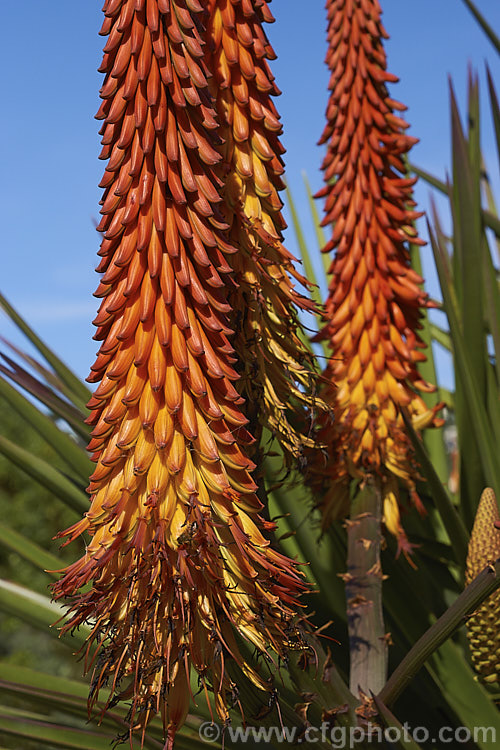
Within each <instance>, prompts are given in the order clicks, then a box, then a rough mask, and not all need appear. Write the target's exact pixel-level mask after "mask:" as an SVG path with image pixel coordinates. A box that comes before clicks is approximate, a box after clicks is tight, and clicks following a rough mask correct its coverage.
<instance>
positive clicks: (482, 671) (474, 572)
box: [465, 487, 500, 684]
mask: <svg viewBox="0 0 500 750" xmlns="http://www.w3.org/2000/svg"><path fill="white" fill-rule="evenodd" d="M499 558H500V514H499V512H498V505H497V500H496V497H495V493H494V492H493V490H492V489H490V488H489V487H487V488H486V489H485V490H483V493H482V495H481V499H480V501H479V505H478V507H477V511H476V518H475V520H474V526H473V527H472V533H471V537H470V541H469V552H468V555H467V569H466V574H465V582H466V583H467V584H469V583H471V582H472V581H473V580H474V578H475V577H476V576H478V575H479V573H481V571H483V570H484V569H485V568H486V567H488V565H493V564H494V563H495V562H496V561H497V560H498V559H499ZM499 621H500V591H498V590H497V591H495V593H494V594H492V595H491V596H489V597H488V598H487V599H485V601H484V602H483V603H482V604H481V605H480V606H479V607H478V608H477V610H476V611H475V612H474V614H473V615H472V616H471V617H470V618H469V619H468V620H467V637H468V639H469V643H470V649H471V656H472V663H473V665H474V668H475V669H476V671H477V672H478V674H479V677H480V678H481V680H484V682H486V683H487V684H495V683H499V682H500V627H499Z"/></svg>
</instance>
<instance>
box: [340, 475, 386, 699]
mask: <svg viewBox="0 0 500 750" xmlns="http://www.w3.org/2000/svg"><path fill="white" fill-rule="evenodd" d="M346 524H347V530H348V535H347V536H348V549H347V571H346V573H345V574H344V575H343V579H344V582H345V592H346V602H347V626H348V630H349V651H350V657H351V662H350V670H349V680H350V690H351V692H352V693H353V695H357V696H359V697H361V695H362V694H363V693H364V694H365V695H369V693H370V691H371V692H373V693H378V692H379V691H380V690H381V689H382V687H383V686H384V685H385V682H386V679H387V653H388V642H387V635H386V632H385V628H384V616H383V610H382V580H383V575H382V566H381V561H380V548H381V543H382V497H381V491H380V487H378V486H377V485H375V484H372V483H367V484H366V485H365V486H364V488H363V489H361V490H359V491H358V492H357V493H356V495H355V497H354V499H353V500H352V503H351V515H350V518H349V519H348V520H346Z"/></svg>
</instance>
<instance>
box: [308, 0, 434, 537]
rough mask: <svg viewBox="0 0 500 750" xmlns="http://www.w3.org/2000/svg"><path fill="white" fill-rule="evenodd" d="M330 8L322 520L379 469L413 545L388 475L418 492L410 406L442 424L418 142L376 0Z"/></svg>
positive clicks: (343, 507)
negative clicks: (418, 257) (393, 92)
mask: <svg viewBox="0 0 500 750" xmlns="http://www.w3.org/2000/svg"><path fill="white" fill-rule="evenodd" d="M327 10H328V53H327V64H328V67H329V69H330V71H331V79H330V91H331V94H330V100H329V103H328V107H327V125H326V128H325V130H324V133H323V136H322V138H321V143H325V144H326V145H327V153H326V156H325V159H324V163H323V170H324V174H325V181H326V183H327V184H326V186H325V187H324V188H323V190H322V191H321V192H320V195H321V196H323V197H324V198H325V214H326V215H325V218H324V221H323V224H324V225H332V227H333V233H332V237H331V239H330V241H329V243H328V244H327V245H326V247H325V248H324V252H330V251H333V250H335V255H334V258H333V260H332V264H331V267H330V273H331V281H330V285H329V294H328V299H327V302H326V313H325V316H324V321H325V325H324V327H323V329H322V331H321V333H320V334H319V336H318V338H319V339H320V340H325V341H328V342H329V343H330V345H331V349H332V355H331V358H330V360H329V363H328V365H327V368H326V371H325V373H324V375H325V378H326V379H327V381H328V382H329V383H331V386H330V387H329V388H328V399H327V400H329V401H330V402H332V404H333V407H334V413H335V419H334V423H333V424H332V425H330V424H329V425H328V426H325V427H324V428H323V429H322V430H321V432H320V436H321V439H322V440H324V442H327V443H329V444H330V446H332V452H333V454H334V460H333V461H331V463H330V464H329V465H328V467H327V469H326V472H327V474H328V479H327V482H326V484H327V485H328V486H329V489H328V490H327V496H326V500H325V516H324V520H325V523H329V522H330V521H331V520H333V518H338V517H341V516H342V515H344V514H345V513H346V511H347V508H348V505H347V504H348V493H347V492H346V484H348V483H349V480H350V478H351V477H357V478H367V477H368V476H370V475H375V476H377V475H378V476H379V477H380V478H381V480H382V486H383V491H384V494H385V496H386V499H385V512H386V516H387V519H389V518H390V522H389V523H388V526H389V527H390V528H391V530H393V532H394V533H396V535H397V536H398V537H399V541H400V548H402V549H404V550H405V551H407V550H408V541H407V539H406V537H404V532H403V531H402V528H401V525H400V522H399V511H398V509H397V503H395V502H394V492H393V490H394V483H393V480H392V479H391V477H397V478H398V479H400V480H402V482H403V484H404V485H406V487H407V488H408V489H409V491H410V493H411V494H412V496H413V497H415V495H414V490H415V484H414V481H415V478H416V477H417V467H416V465H415V460H414V457H413V450H412V447H411V444H410V441H409V438H408V436H407V435H406V433H405V429H404V422H403V418H402V409H406V410H407V411H408V414H409V415H410V417H411V419H412V421H413V424H414V426H415V428H416V429H418V430H421V429H423V428H425V427H428V426H437V425H438V424H439V420H438V419H436V416H435V415H436V411H437V410H438V408H439V407H438V408H436V409H432V410H429V409H428V408H427V407H426V405H425V403H424V401H423V399H422V398H421V397H420V396H419V395H418V394H417V392H416V391H418V390H420V391H432V390H433V387H432V386H431V385H429V384H427V383H424V382H423V381H422V379H421V377H420V375H419V373H418V370H417V363H418V362H419V361H422V360H423V359H425V355H424V354H423V353H422V352H421V351H419V349H421V348H423V346H424V344H423V342H422V340H421V339H420V337H419V335H418V329H419V328H420V323H419V321H420V316H421V309H422V308H424V307H428V306H429V300H428V298H427V295H426V294H425V292H424V291H423V290H422V289H421V286H420V285H421V283H422V279H421V278H420V277H419V276H418V275H417V274H416V273H415V272H414V271H413V270H412V268H411V266H410V255H409V249H408V245H409V243H410V242H411V243H413V244H417V245H421V244H423V242H422V240H420V239H419V238H418V237H417V236H416V233H415V230H414V227H413V222H414V220H415V219H416V218H418V217H419V216H420V215H421V214H420V213H418V212H416V211H415V210H414V208H413V207H414V206H415V203H414V201H413V198H412V191H413V185H414V184H415V179H408V178H406V177H405V176H404V175H405V171H406V170H405V164H404V161H403V157H404V155H405V154H406V153H407V152H408V151H409V150H410V148H411V147H412V145H413V144H414V143H415V142H416V139H415V138H411V137H410V136H408V135H405V129H406V128H407V127H408V126H407V124H406V123H405V122H404V120H402V119H401V118H400V117H398V116H396V115H395V114H394V111H396V112H401V111H403V110H404V109H405V107H404V106H403V105H401V104H399V103H398V102H396V101H394V100H393V99H391V98H390V97H389V95H388V92H387V88H386V84H387V83H389V82H391V83H392V82H395V81H397V78H396V77H395V76H393V75H391V74H390V73H388V72H387V70H386V56H385V52H384V49H383V46H382V40H383V39H385V38H387V34H386V32H385V30H384V28H383V26H382V24H381V21H380V16H381V10H380V6H379V3H378V1H377V0H329V1H328V2H327ZM316 469H318V467H316ZM322 471H323V469H321V470H320V472H322ZM313 481H314V480H313ZM323 481H324V478H323ZM396 516H397V517H396Z"/></svg>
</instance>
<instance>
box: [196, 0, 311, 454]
mask: <svg viewBox="0 0 500 750" xmlns="http://www.w3.org/2000/svg"><path fill="white" fill-rule="evenodd" d="M208 9H209V21H208V24H207V48H208V58H207V60H208V61H207V64H208V66H209V67H210V69H211V70H213V71H214V75H213V78H212V79H211V80H210V81H209V86H210V88H211V91H212V94H213V97H214V100H215V102H216V108H217V112H218V115H219V119H220V122H221V131H220V132H221V135H222V138H223V143H222V144H221V145H220V146H219V147H218V150H219V151H220V153H221V154H222V157H223V158H222V161H221V162H220V164H219V172H218V173H219V174H220V177H221V180H223V181H224V182H225V185H224V188H223V198H224V202H223V206H222V210H223V211H224V215H225V218H226V221H227V223H228V224H229V226H230V237H231V239H232V241H233V243H234V244H235V245H236V246H237V247H238V248H239V252H238V254H237V256H236V257H235V258H234V268H235V270H236V281H237V283H238V287H237V289H235V290H234V291H233V292H232V294H231V297H230V301H231V303H232V305H233V308H234V315H235V316H236V317H234V318H233V320H234V325H235V329H236V337H235V342H234V345H235V348H236V351H237V353H238V355H239V359H240V362H241V363H242V364H241V368H242V369H241V376H242V379H241V381H240V382H239V385H238V387H239V389H240V391H241V393H242V394H243V395H244V396H245V397H246V398H247V400H248V404H249V406H250V407H251V409H252V411H251V414H249V417H250V424H251V428H252V431H253V433H254V434H256V436H257V435H258V434H259V433H260V429H261V426H264V425H266V426H268V427H269V428H270V429H271V431H272V432H273V433H274V434H275V435H276V436H277V438H278V440H279V441H280V443H281V445H282V447H283V449H284V453H285V457H286V459H288V460H289V459H290V458H291V457H293V458H294V459H300V457H301V455H302V451H303V449H304V447H306V446H308V445H309V446H311V447H312V446H314V441H313V440H312V439H311V438H310V437H308V436H306V435H304V434H301V433H300V432H298V431H297V429H296V428H295V427H293V426H292V424H291V422H294V421H296V420H294V419H293V418H291V415H290V411H291V403H293V401H295V403H296V404H297V408H298V409H299V411H301V412H302V414H301V419H300V420H299V421H300V423H301V424H303V423H304V415H306V416H307V414H309V419H310V418H311V414H312V411H313V409H314V408H317V407H318V406H320V402H319V400H318V399H317V397H316V393H315V386H316V380H317V375H316V374H315V372H314V363H313V358H312V356H311V354H310V351H309V349H308V347H307V346H306V345H305V344H304V343H303V342H304V339H305V336H304V337H303V338H302V339H301V338H300V330H301V326H300V322H299V320H298V317H297V311H298V310H312V309H313V304H312V302H311V301H310V300H309V299H306V298H305V297H304V296H302V295H300V294H299V293H298V292H297V291H296V289H295V288H294V286H293V283H292V279H294V280H295V281H298V282H299V283H301V284H306V283H307V282H306V281H305V279H304V278H303V277H302V276H301V275H300V274H298V273H297V271H296V269H295V267H294V265H293V262H294V258H293V256H292V255H291V254H290V253H289V252H288V251H287V250H286V249H285V247H284V246H283V236H282V230H283V229H284V227H285V226H286V225H285V221H284V219H283V216H282V214H281V209H282V205H283V204H282V201H281V199H280V197H279V191H280V190H282V189H283V182H282V179H281V175H282V173H283V162H282V159H281V155H282V153H283V152H284V149H283V146H282V145H281V143H280V140H279V134H280V133H281V125H280V122H279V119H278V113H277V112H276V108H275V106H274V104H273V101H272V97H273V96H276V95H278V94H279V91H278V89H277V87H276V85H275V83H274V78H273V76H272V74H271V71H270V70H269V66H268V63H267V61H268V60H273V59H274V58H275V54H274V51H273V49H272V47H271V45H270V44H269V41H268V39H267V37H266V35H265V33H264V30H263V24H264V23H265V22H272V21H273V20H274V19H273V17H272V15H271V13H270V11H269V8H268V4H267V2H265V0H209V3H208ZM259 423H260V424H259Z"/></svg>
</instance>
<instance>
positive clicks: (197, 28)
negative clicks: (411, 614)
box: [54, 0, 303, 747]
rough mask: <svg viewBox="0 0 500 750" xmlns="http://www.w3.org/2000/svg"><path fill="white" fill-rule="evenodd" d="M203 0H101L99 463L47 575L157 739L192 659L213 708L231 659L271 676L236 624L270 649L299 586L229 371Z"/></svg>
mask: <svg viewBox="0 0 500 750" xmlns="http://www.w3.org/2000/svg"><path fill="white" fill-rule="evenodd" d="M204 7H205V6H204V4H201V3H199V2H198V1H197V0H147V2H146V0H106V2H105V4H104V15H105V20H104V24H103V27H102V31H101V33H102V34H103V35H104V36H107V41H106V45H105V48H104V59H103V63H102V66H101V71H102V72H103V73H105V80H104V85H103V87H102V90H101V96H102V98H103V103H102V105H101V108H100V110H99V113H98V118H100V119H102V120H103V126H102V129H101V134H102V143H103V151H102V154H101V158H102V159H104V160H106V161H107V165H106V168H105V174H104V178H103V180H102V183H101V186H102V187H103V188H104V196H103V200H102V214H103V217H102V220H101V222H100V225H99V230H100V231H101V232H102V234H103V239H102V244H101V249H100V255H101V256H102V261H101V263H100V265H99V267H98V270H99V271H100V272H101V273H102V274H103V275H102V278H101V283H100V285H99V288H98V291H97V293H96V294H97V296H98V297H100V298H101V299H102V302H101V305H100V309H99V313H98V315H97V318H96V320H95V324H96V326H97V333H96V336H95V338H96V339H97V340H98V341H100V342H101V345H100V350H99V353H98V356H97V360H96V362H95V364H94V365H93V367H92V375H91V377H90V378H89V380H90V381H91V382H95V383H98V386H97V389H96V391H95V393H94V395H93V397H92V399H91V402H90V405H89V406H90V408H91V409H92V412H91V416H90V418H89V420H88V421H89V423H90V424H92V426H93V431H92V440H91V443H90V446H89V448H90V450H92V451H93V458H94V461H95V462H96V464H97V465H96V468H95V471H94V473H93V475H92V477H91V482H90V487H89V492H90V494H91V506H90V509H89V511H88V512H87V513H86V514H85V517H84V518H83V519H82V520H81V521H79V522H78V523H76V524H75V525H74V526H73V527H72V528H70V529H68V530H67V531H66V532H64V536H65V537H67V538H68V541H71V540H73V539H75V538H76V537H77V536H79V535H80V534H88V535H89V537H90V539H89V540H88V544H87V547H86V553H85V555H84V556H83V557H82V558H81V559H80V560H78V561H77V562H75V563H74V564H72V565H70V566H69V567H68V568H67V569H66V570H65V571H64V574H63V576H62V578H61V579H60V580H59V581H58V583H57V584H56V585H55V589H54V595H55V598H57V599H65V600H69V604H70V614H69V615H68V620H67V622H66V624H65V625H64V630H66V631H68V630H71V629H73V628H75V627H78V626H79V625H80V624H82V623H85V622H86V623H89V624H90V625H91V627H92V635H91V637H90V639H89V644H88V655H89V656H90V654H91V653H92V650H93V648H95V649H96V651H97V654H96V655H94V657H93V658H92V669H93V672H92V685H91V692H90V705H91V706H92V705H94V704H95V702H96V701H97V699H98V696H99V693H100V690H101V688H104V687H106V688H108V689H109V691H110V692H109V699H108V702H107V705H111V704H114V703H116V702H117V701H119V700H126V701H130V704H131V709H130V714H129V720H130V727H131V731H132V730H133V729H141V730H142V732H144V730H145V727H146V725H147V723H148V721H149V720H150V719H151V717H152V716H153V715H154V714H155V713H157V712H160V713H161V715H162V718H163V722H164V727H165V731H166V733H167V737H168V740H167V745H166V747H170V746H171V743H172V742H173V736H174V734H175V732H176V730H177V729H178V728H179V726H180V725H181V724H182V723H183V720H184V718H185V715H186V712H187V710H188V706H189V700H190V687H189V683H190V676H191V671H192V669H194V670H196V672H197V673H198V675H199V683H200V687H201V688H202V689H204V691H205V694H206V695H207V698H208V697H209V696H210V695H211V694H212V695H213V698H214V702H215V706H216V710H217V712H218V715H219V717H220V718H221V720H223V721H225V720H227V719H228V707H227V695H231V694H232V695H233V698H234V695H235V694H236V688H237V686H236V685H235V684H234V683H233V682H232V679H231V678H230V676H229V671H230V670H228V669H227V668H226V663H227V662H228V660H231V662H232V664H233V665H234V664H235V663H236V664H237V665H239V668H241V670H242V671H243V672H244V673H245V674H246V675H247V676H248V677H249V678H250V679H251V680H253V682H254V683H255V684H256V685H258V686H259V687H261V688H269V684H268V682H267V680H266V679H265V678H264V677H262V676H260V675H259V674H257V673H256V671H255V670H254V669H253V668H252V667H251V666H250V665H249V664H248V663H247V662H246V660H245V659H244V658H243V656H242V655H241V653H240V650H239V649H238V646H237V637H236V634H239V637H240V638H242V639H244V640H246V641H247V642H248V643H249V644H251V645H252V646H253V647H255V649H256V650H257V652H258V653H260V654H261V655H262V656H263V657H264V659H265V660H266V661H267V662H268V663H271V662H272V660H273V653H274V654H275V655H277V656H276V661H278V657H285V653H286V648H287V647H289V646H293V644H294V643H295V642H296V641H297V639H298V638H299V637H300V636H299V633H298V629H297V626H296V625H295V624H294V622H295V621H294V611H295V600H296V597H297V595H298V594H299V593H300V592H301V590H302V589H303V583H302V578H301V576H300V574H299V573H298V571H297V568H296V566H295V563H293V562H292V561H290V560H289V559H288V558H286V557H284V556H283V555H282V554H280V553H279V552H277V551H275V550H273V549H272V548H271V546H270V545H269V541H268V540H267V539H266V538H265V536H264V535H263V532H265V531H266V530H271V529H272V528H274V524H272V523H270V522H266V521H264V520H263V519H262V518H261V516H260V515H259V512H260V510H261V508H262V504H261V502H260V501H259V500H258V498H257V496H256V491H257V486H256V484H255V482H254V480H253V478H252V471H253V469H254V464H253V463H252V461H251V459H250V458H249V450H251V449H252V444H253V442H254V439H253V437H252V435H251V434H250V433H249V431H248V430H247V427H246V425H247V423H248V419H247V416H246V414H245V402H244V399H243V398H242V396H241V395H240V393H239V392H238V389H237V387H236V386H237V385H238V380H239V375H238V371H237V370H238V368H239V366H240V365H239V363H238V361H237V356H236V355H235V352H234V350H233V345H232V343H231V342H230V337H231V336H232V334H233V330H232V321H233V320H234V317H235V310H233V308H232V306H231V304H230V301H228V300H231V299H232V298H233V296H232V292H233V290H234V288H235V281H234V275H235V274H234V269H235V267H236V268H238V267H239V266H238V260H237V258H238V255H239V254H240V253H241V252H242V251H241V249H240V248H239V247H238V246H237V245H236V244H235V243H234V241H233V240H232V239H230V238H229V236H228V232H227V225H226V223H225V217H224V216H223V213H222V211H221V207H220V203H221V193H223V192H224V184H223V181H222V178H221V168H220V162H221V156H220V153H219V148H220V144H221V138H220V134H219V129H218V124H217V114H216V111H215V109H214V106H213V102H212V98H211V94H210V91H209V88H208V85H207V77H206V72H207V71H206V68H205V64H204V59H203V58H204V56H205V48H204V43H203V40H204V36H205V28H204V26H203V23H204V21H205V15H204V13H203V10H204ZM225 213H227V212H225ZM242 356H243V353H242ZM89 668H90V666H89Z"/></svg>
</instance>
